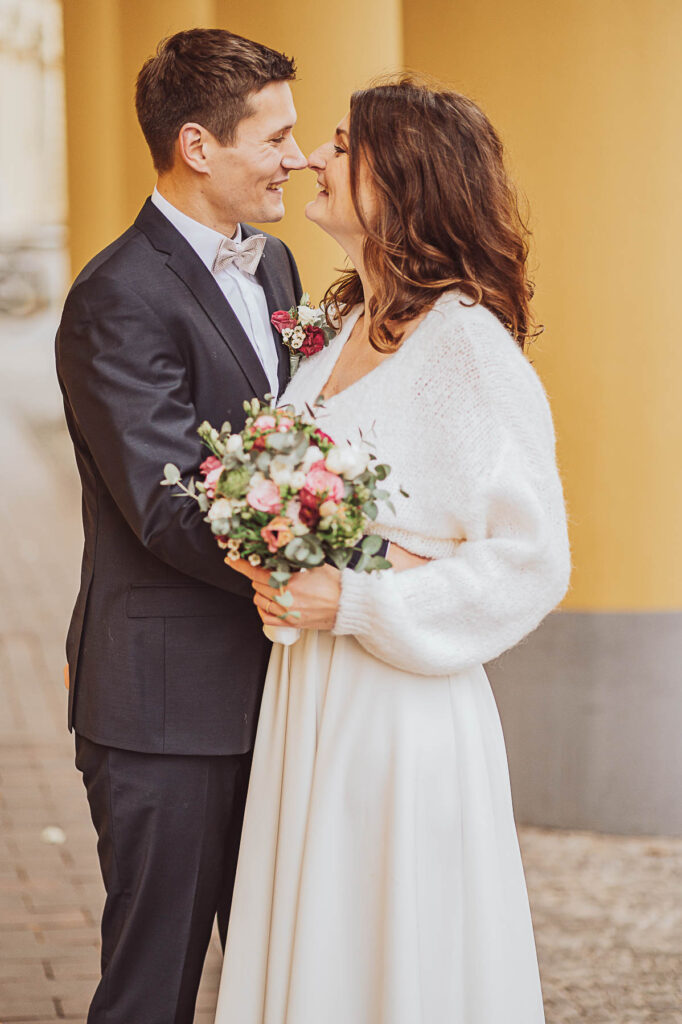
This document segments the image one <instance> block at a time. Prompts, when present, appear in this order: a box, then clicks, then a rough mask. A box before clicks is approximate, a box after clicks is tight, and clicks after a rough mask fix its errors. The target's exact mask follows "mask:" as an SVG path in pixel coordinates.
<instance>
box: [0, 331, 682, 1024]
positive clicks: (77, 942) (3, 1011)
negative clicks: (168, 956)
mask: <svg viewBox="0 0 682 1024" xmlns="http://www.w3.org/2000/svg"><path fill="white" fill-rule="evenodd" d="M53 328H54V317H53V316H52V315H50V314H46V315H43V316H41V317H39V318H34V319H33V320H31V321H27V322H17V321H11V320H3V319H0V365H2V375H1V377H0V479H1V480H2V487H1V488H0V609H1V611H0V707H2V714H1V715H0V1022H2V1024H13V1022H17V1024H18V1022H32V1024H47V1022H53V1021H58V1020H69V1021H84V1020H85V1014H86V1010H87V1005H88V1002H89V999H90V996H91V994H92V991H93V989H94V986H95V984H96V980H97V977H98V955H99V933H98V922H99V915H100V910H101V906H102V899H103V890H102V883H101V879H100V874H99V866H98V863H97V857H96V851H95V836H94V831H93V829H92V825H91V823H90V820H89V815H88V810H87V804H86V800H85V792H84V790H83V787H82V783H81V781H80V777H79V775H78V773H77V772H76V770H75V768H74V766H73V743H72V738H71V737H70V736H69V735H68V733H67V731H66V728H65V724H64V722H65V695H66V691H65V690H64V687H63V684H62V666H63V662H64V654H63V638H64V633H65V630H66V625H67V622H68V616H69V613H70V608H71V603H72V601H73V598H74V595H75V592H76V586H77V580H78V571H79V556H80V543H81V536H80V521H79V514H80V513H79V492H78V486H77V479H76V474H75V469H74V467H73V465H72V457H71V452H70V447H69V442H68V437H67V435H66V431H65V429H64V427H63V426H62V422H61V418H60V403H59V396H58V392H57V386H56V382H55V380H54V376H53V370H52V352H51V339H52V334H53ZM49 827H53V828H57V829H61V830H62V833H63V838H64V842H61V843H59V842H58V843H50V842H46V841H45V839H46V838H47V837H46V836H45V834H44V830H45V829H46V828H49ZM58 837H59V835H58ZM521 841H522V848H523V853H524V862H525V865H526V872H527V878H528V884H529V889H530V895H531V903H532V908H533V917H534V920H535V926H536V938H537V943H538V951H539V957H540V965H541V972H542V977H543V988H544V993H545V1003H546V1012H547V1022H548V1024H572V1022H574V1021H581V1022H583V1021H586V1022H589V1024H682V992H681V987H682V980H681V979H682V962H681V961H682V909H681V907H680V900H679V894H680V885H681V882H682V839H666V838H640V837H628V838H622V837H613V836H598V835H593V834H587V833H561V832H552V831H548V830H542V829H531V828H524V829H521ZM219 970H220V953H219V946H218V943H217V941H216V940H215V939H214V941H213V943H212V946H211V949H210V952H209V957H208V960H207V964H206V969H205V971H204V978H203V980H202V987H201V991H200V996H199V1003H198V1008H197V1015H196V1024H209V1022H211V1021H212V1020H213V1008H214V1005H215V995H216V988H217V981H218V976H219ZM131 1024H143V1022H131ZM349 1024H351V1022H349ZM461 1024H466V1022H461ZM500 1024H503V1022H500Z"/></svg>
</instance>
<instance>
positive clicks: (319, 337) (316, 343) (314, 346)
mask: <svg viewBox="0 0 682 1024" xmlns="http://www.w3.org/2000/svg"><path fill="white" fill-rule="evenodd" d="M324 342H325V337H324V331H323V330H322V329H321V328H320V327H306V331H305V338H304V340H303V344H302V345H301V348H300V349H299V351H300V353H301V355H303V356H314V355H315V353H316V352H321V351H322V349H323V348H324Z"/></svg>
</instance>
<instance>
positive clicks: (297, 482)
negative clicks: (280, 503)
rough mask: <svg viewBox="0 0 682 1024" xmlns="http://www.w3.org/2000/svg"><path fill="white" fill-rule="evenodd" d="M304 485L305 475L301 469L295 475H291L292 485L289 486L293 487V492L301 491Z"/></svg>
mask: <svg viewBox="0 0 682 1024" xmlns="http://www.w3.org/2000/svg"><path fill="white" fill-rule="evenodd" d="M304 483H305V473H302V472H301V470H300V469H299V470H297V471H296V472H295V473H292V474H291V483H290V485H289V486H290V487H292V488H293V490H295V491H300V489H301V488H302V487H303V485H304Z"/></svg>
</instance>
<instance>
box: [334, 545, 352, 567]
mask: <svg viewBox="0 0 682 1024" xmlns="http://www.w3.org/2000/svg"><path fill="white" fill-rule="evenodd" d="M352 556H353V552H352V551H350V550H348V548H339V549H338V550H336V551H330V552H329V557H330V558H331V560H332V562H333V563H334V565H335V566H336V568H337V569H345V568H346V566H347V565H348V563H349V562H350V560H351V558H352Z"/></svg>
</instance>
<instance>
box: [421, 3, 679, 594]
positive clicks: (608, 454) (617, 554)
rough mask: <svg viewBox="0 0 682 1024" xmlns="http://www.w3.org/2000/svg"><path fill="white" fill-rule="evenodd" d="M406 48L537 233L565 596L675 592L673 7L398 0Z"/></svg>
mask: <svg viewBox="0 0 682 1024" xmlns="http://www.w3.org/2000/svg"><path fill="white" fill-rule="evenodd" d="M404 9H405V26H404V37H405V61H406V63H407V64H408V66H411V67H415V68H420V69H425V70H427V71H429V72H431V73H433V74H435V75H437V76H439V77H440V78H443V79H445V80H447V81H448V82H450V83H452V84H453V85H454V86H455V87H456V88H458V89H460V90H461V91H463V92H467V93H468V94H470V95H471V96H472V97H473V98H474V99H476V100H477V101H478V102H479V103H480V104H481V106H482V107H483V108H484V110H486V112H487V113H488V114H489V115H490V117H491V120H492V121H493V123H494V124H495V125H496V126H497V127H498V128H499V129H500V131H501V133H502V135H503V137H504V139H505V141H506V143H507V146H508V151H509V154H510V156H511V162H512V166H513V168H514V172H515V175H516V177H517V180H518V181H519V183H520V184H521V185H522V187H523V190H524V191H525V193H526V194H527V196H528V199H529V202H530V207H531V210H532V224H533V227H534V230H535V240H536V252H535V259H536V264H537V272H536V275H535V277H536V282H537V286H538V290H537V309H538V312H539V314H540V319H541V320H542V321H543V322H544V323H545V324H546V326H547V330H546V333H545V335H544V336H543V337H542V338H541V339H540V341H539V342H538V344H537V346H536V348H535V350H534V352H533V355H532V358H533V360H534V363H535V365H536V367H537V369H538V370H539V372H540V374H541V376H542V378H543V380H544V382H545V384H546V387H547V388H548V390H549V393H550V397H551V399H552V406H553V410H554V416H555V421H556V426H557V433H558V439H559V454H560V461H561V466H562V471H563V476H564V480H565V485H566V492H567V497H568V502H569V507H570V512H571V519H572V530H571V533H572V545H573V552H574V560H575V566H576V568H575V573H574V578H573V587H572V590H571V593H570V594H569V597H568V598H567V600H566V602H565V607H570V608H585V609H614V610H616V609H632V610H634V609H659V608H679V607H680V606H682V540H681V539H680V534H679V529H678V527H679V522H680V511H681V509H682V501H681V499H682V474H681V473H680V453H681V451H682V402H681V401H680V381H681V380H682V343H680V335H681V334H682V312H681V307H680V301H679V294H680V278H682V259H681V258H680V246H681V242H680V239H682V202H681V200H680V166H682V135H681V134H680V130H679V125H680V110H682V61H680V53H682V5H681V4H679V3H668V2H665V0H653V2H651V3H647V4H641V3H638V2H636V0H600V2H599V3H595V2H594V0H558V2H554V3H538V2H537V0H515V2H514V3H509V2H508V0H458V2H457V3H453V2H450V0H430V2H429V3H428V4H424V3H418V2H417V0H405V3H404Z"/></svg>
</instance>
